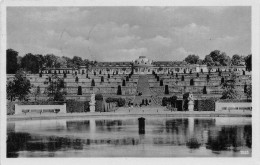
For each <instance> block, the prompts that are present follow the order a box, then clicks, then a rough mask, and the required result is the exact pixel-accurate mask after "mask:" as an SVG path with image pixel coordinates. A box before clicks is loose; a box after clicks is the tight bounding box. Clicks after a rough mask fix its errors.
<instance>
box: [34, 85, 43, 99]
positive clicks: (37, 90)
mask: <svg viewBox="0 0 260 165" xmlns="http://www.w3.org/2000/svg"><path fill="white" fill-rule="evenodd" d="M33 94H34V100H35V101H36V98H37V97H39V96H40V94H41V89H40V86H37V87H36V88H35V89H34V93H33Z"/></svg>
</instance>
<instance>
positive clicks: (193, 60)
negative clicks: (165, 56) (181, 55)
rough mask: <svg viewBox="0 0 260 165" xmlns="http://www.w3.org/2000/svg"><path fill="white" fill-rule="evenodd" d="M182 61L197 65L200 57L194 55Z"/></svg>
mask: <svg viewBox="0 0 260 165" xmlns="http://www.w3.org/2000/svg"><path fill="white" fill-rule="evenodd" d="M184 61H186V62H187V63H189V64H198V63H199V62H200V57H199V56H198V55H195V54H191V55H188V56H187V57H186V58H185V59H184Z"/></svg>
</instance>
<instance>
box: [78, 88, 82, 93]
mask: <svg viewBox="0 0 260 165" xmlns="http://www.w3.org/2000/svg"><path fill="white" fill-rule="evenodd" d="M78 95H82V88H81V86H78Z"/></svg>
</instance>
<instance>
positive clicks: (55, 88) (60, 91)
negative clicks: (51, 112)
mask: <svg viewBox="0 0 260 165" xmlns="http://www.w3.org/2000/svg"><path fill="white" fill-rule="evenodd" d="M47 95H48V97H49V99H48V100H50V101H64V100H65V97H64V95H66V91H65V85H64V80H63V79H62V78H59V77H58V76H57V75H52V77H51V82H50V85H49V86H48V87H47Z"/></svg>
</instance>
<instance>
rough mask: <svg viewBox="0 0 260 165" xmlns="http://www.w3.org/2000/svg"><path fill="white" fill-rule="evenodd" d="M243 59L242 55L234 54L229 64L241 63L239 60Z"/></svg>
mask: <svg viewBox="0 0 260 165" xmlns="http://www.w3.org/2000/svg"><path fill="white" fill-rule="evenodd" d="M243 61H244V57H243V56H239V55H237V54H234V55H233V56H232V59H231V64H232V65H234V66H239V65H241V62H243Z"/></svg>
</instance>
